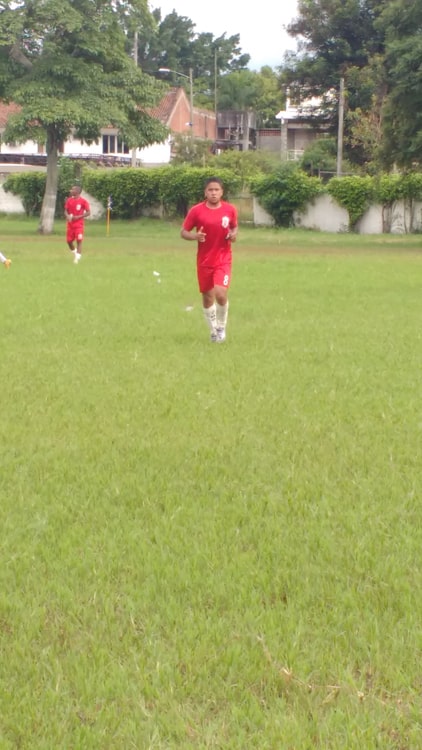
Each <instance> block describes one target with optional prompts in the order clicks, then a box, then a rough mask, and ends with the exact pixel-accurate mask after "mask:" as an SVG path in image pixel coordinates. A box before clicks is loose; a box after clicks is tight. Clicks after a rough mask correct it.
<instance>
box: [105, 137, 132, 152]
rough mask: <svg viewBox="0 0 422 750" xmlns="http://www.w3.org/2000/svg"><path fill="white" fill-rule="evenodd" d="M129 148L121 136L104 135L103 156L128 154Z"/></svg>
mask: <svg viewBox="0 0 422 750" xmlns="http://www.w3.org/2000/svg"><path fill="white" fill-rule="evenodd" d="M128 153H129V146H127V145H126V143H124V141H122V139H121V137H120V136H119V135H103V154H128Z"/></svg>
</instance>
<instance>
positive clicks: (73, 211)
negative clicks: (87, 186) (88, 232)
mask: <svg viewBox="0 0 422 750" xmlns="http://www.w3.org/2000/svg"><path fill="white" fill-rule="evenodd" d="M81 191H82V188H81V187H80V185H73V187H71V188H70V196H69V198H67V199H66V201H65V204H64V215H65V217H66V221H67V225H66V242H67V244H68V246H69V250H70V251H71V252H72V253H73V262H74V263H79V261H80V259H81V256H82V242H83V239H84V219H86V218H87V217H88V216H89V215H90V213H91V209H90V206H89V203H88V201H87V200H86V199H85V198H82V196H81ZM75 243H76V244H75Z"/></svg>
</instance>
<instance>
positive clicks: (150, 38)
mask: <svg viewBox="0 0 422 750" xmlns="http://www.w3.org/2000/svg"><path fill="white" fill-rule="evenodd" d="M152 16H153V19H154V21H155V27H151V26H148V25H145V24H144V25H143V26H142V28H141V29H140V31H139V35H138V40H139V41H138V60H139V64H140V65H141V67H142V68H143V70H145V71H147V72H149V73H151V74H152V75H157V74H158V71H159V69H160V68H170V69H171V70H173V71H177V72H179V73H183V74H184V75H185V76H188V74H189V69H190V68H192V71H193V78H194V82H195V86H194V93H195V104H196V105H197V106H203V107H209V108H211V109H213V108H214V105H215V90H216V74H217V79H218V77H219V76H220V75H221V74H224V73H227V72H233V71H236V70H243V69H245V68H246V66H247V64H248V62H249V60H250V56H249V55H247V54H245V53H243V52H242V50H241V48H240V46H239V41H240V36H239V34H234V35H233V36H230V37H226V34H222V35H221V36H218V37H214V36H213V34H211V33H208V32H206V33H201V34H196V32H195V24H194V23H193V21H191V20H190V19H189V18H187V17H186V16H179V15H178V14H177V13H176V11H175V10H173V11H172V12H171V13H169V14H168V15H167V16H165V17H164V18H162V16H161V11H160V10H159V9H157V10H154V11H153V13H152ZM179 83H182V81H181V80H180V79H179ZM184 85H185V87H186V84H184Z"/></svg>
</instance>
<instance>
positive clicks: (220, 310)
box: [215, 300, 229, 328]
mask: <svg viewBox="0 0 422 750" xmlns="http://www.w3.org/2000/svg"><path fill="white" fill-rule="evenodd" d="M215 308H216V319H217V321H216V325H217V328H225V327H226V325H227V316H228V314H229V302H228V300H227V302H226V304H225V305H219V304H218V302H216V303H215Z"/></svg>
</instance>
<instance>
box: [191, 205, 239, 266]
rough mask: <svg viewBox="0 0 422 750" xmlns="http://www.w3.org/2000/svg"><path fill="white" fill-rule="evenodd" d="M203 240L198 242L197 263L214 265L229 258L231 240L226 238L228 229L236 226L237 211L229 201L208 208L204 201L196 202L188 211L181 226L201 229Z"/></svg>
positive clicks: (225, 261) (228, 260)
mask: <svg viewBox="0 0 422 750" xmlns="http://www.w3.org/2000/svg"><path fill="white" fill-rule="evenodd" d="M201 227H202V228H203V231H204V232H205V234H206V239H205V242H198V253H197V259H198V265H200V266H209V267H215V266H218V265H221V264H223V263H227V262H230V260H231V242H230V240H228V239H226V237H227V234H228V232H229V230H230V229H234V228H235V227H237V211H236V208H235V207H234V206H232V204H231V203H226V202H225V201H221V203H220V206H219V207H218V208H209V207H208V206H207V205H206V202H205V201H204V202H203V203H197V204H196V206H192V208H191V209H190V211H189V212H188V214H187V216H186V218H185V220H184V222H183V228H184V229H186V230H187V231H188V232H191V231H192V229H197V230H199V229H201Z"/></svg>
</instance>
